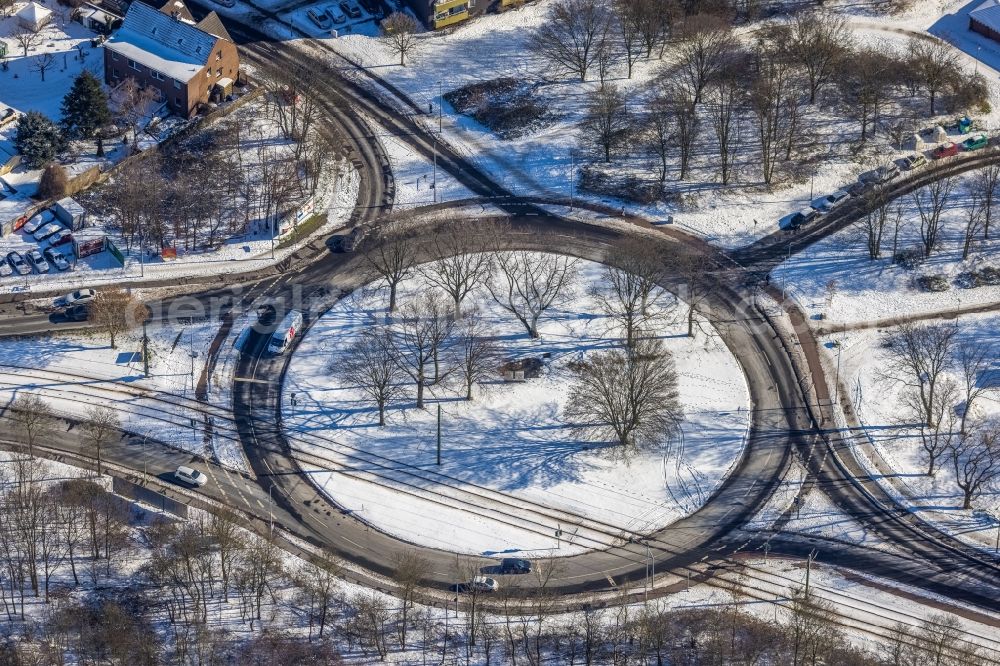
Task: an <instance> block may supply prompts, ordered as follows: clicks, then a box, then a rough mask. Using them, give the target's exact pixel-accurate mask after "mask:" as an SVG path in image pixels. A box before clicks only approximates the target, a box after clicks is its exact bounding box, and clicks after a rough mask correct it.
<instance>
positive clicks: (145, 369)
mask: <svg viewBox="0 0 1000 666" xmlns="http://www.w3.org/2000/svg"><path fill="white" fill-rule="evenodd" d="M142 374H143V376H144V377H146V378H147V379H148V378H149V336H148V335H146V321H145V320H144V321H143V322H142Z"/></svg>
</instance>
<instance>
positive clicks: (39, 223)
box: [21, 209, 56, 234]
mask: <svg viewBox="0 0 1000 666" xmlns="http://www.w3.org/2000/svg"><path fill="white" fill-rule="evenodd" d="M54 219H56V216H55V215H53V214H52V211H50V210H48V209H45V210H43V211H42V212H41V213H35V214H34V215H32V216H31V219H30V220H28V221H27V222H25V223H24V226H23V227H21V230H22V231H24V233H26V234H33V233H35V232H36V231H38V230H39V229H41V228H42V227H43V226H45V225H46V224H48V223H49V222H51V221H52V220H54Z"/></svg>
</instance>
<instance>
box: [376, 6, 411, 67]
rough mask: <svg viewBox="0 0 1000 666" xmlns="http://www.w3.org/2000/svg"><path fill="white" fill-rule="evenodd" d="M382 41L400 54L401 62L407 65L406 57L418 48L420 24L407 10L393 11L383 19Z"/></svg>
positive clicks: (395, 52) (394, 52)
mask: <svg viewBox="0 0 1000 666" xmlns="http://www.w3.org/2000/svg"><path fill="white" fill-rule="evenodd" d="M381 27H382V42H383V43H384V44H385V45H386V47H387V48H388V49H389V50H390V51H392V53H393V54H394V55H398V56H399V64H400V65H402V66H406V58H407V57H408V56H410V55H412V54H413V52H414V51H415V50H416V48H417V31H418V30H420V24H419V23H417V20H416V19H415V18H413V17H412V16H410V15H409V14H407V13H405V12H393V13H391V14H389V16H387V17H386V18H385V20H383V21H382V26H381Z"/></svg>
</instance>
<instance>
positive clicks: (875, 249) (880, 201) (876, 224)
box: [857, 185, 901, 261]
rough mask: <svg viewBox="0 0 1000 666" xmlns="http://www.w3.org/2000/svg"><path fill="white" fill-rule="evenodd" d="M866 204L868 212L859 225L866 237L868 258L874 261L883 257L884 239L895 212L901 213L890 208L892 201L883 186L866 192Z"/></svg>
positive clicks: (865, 208)
mask: <svg viewBox="0 0 1000 666" xmlns="http://www.w3.org/2000/svg"><path fill="white" fill-rule="evenodd" d="M864 202H865V203H864V210H865V211H866V212H865V214H864V216H863V217H861V218H860V219H859V220H858V222H857V224H858V226H859V227H860V228H861V230H862V232H863V234H864V236H865V241H866V242H865V245H866V247H867V248H868V258H869V259H871V260H872V261H874V260H875V259H878V258H880V257H881V256H882V239H883V237H884V236H885V231H886V226H887V225H888V224H889V222H890V218H891V215H892V213H893V211H895V213H896V214H897V215H899V214H901V213H900V209H899V208H898V207H896V208H895V209H894V208H893V207H892V206H890V203H891V199H890V198H889V197H888V196H887V195H886V192H885V188H884V187H883V186H881V185H876V186H875V187H873V188H871V189H870V190H868V191H867V192H865V194H864Z"/></svg>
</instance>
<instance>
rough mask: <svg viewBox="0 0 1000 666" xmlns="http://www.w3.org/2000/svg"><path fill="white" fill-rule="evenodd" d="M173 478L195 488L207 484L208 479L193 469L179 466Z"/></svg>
mask: <svg viewBox="0 0 1000 666" xmlns="http://www.w3.org/2000/svg"><path fill="white" fill-rule="evenodd" d="M174 478H176V479H177V480H178V481H180V482H182V483H186V484H188V485H191V486H195V487H197V488H201V487H202V486H203V485H205V484H206V483H208V477H207V476H205V475H204V474H202V473H201V472H199V471H198V470H196V469H194V468H193V467H185V466H184V465H181V466H180V467H178V468H177V471H176V472H174Z"/></svg>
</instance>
